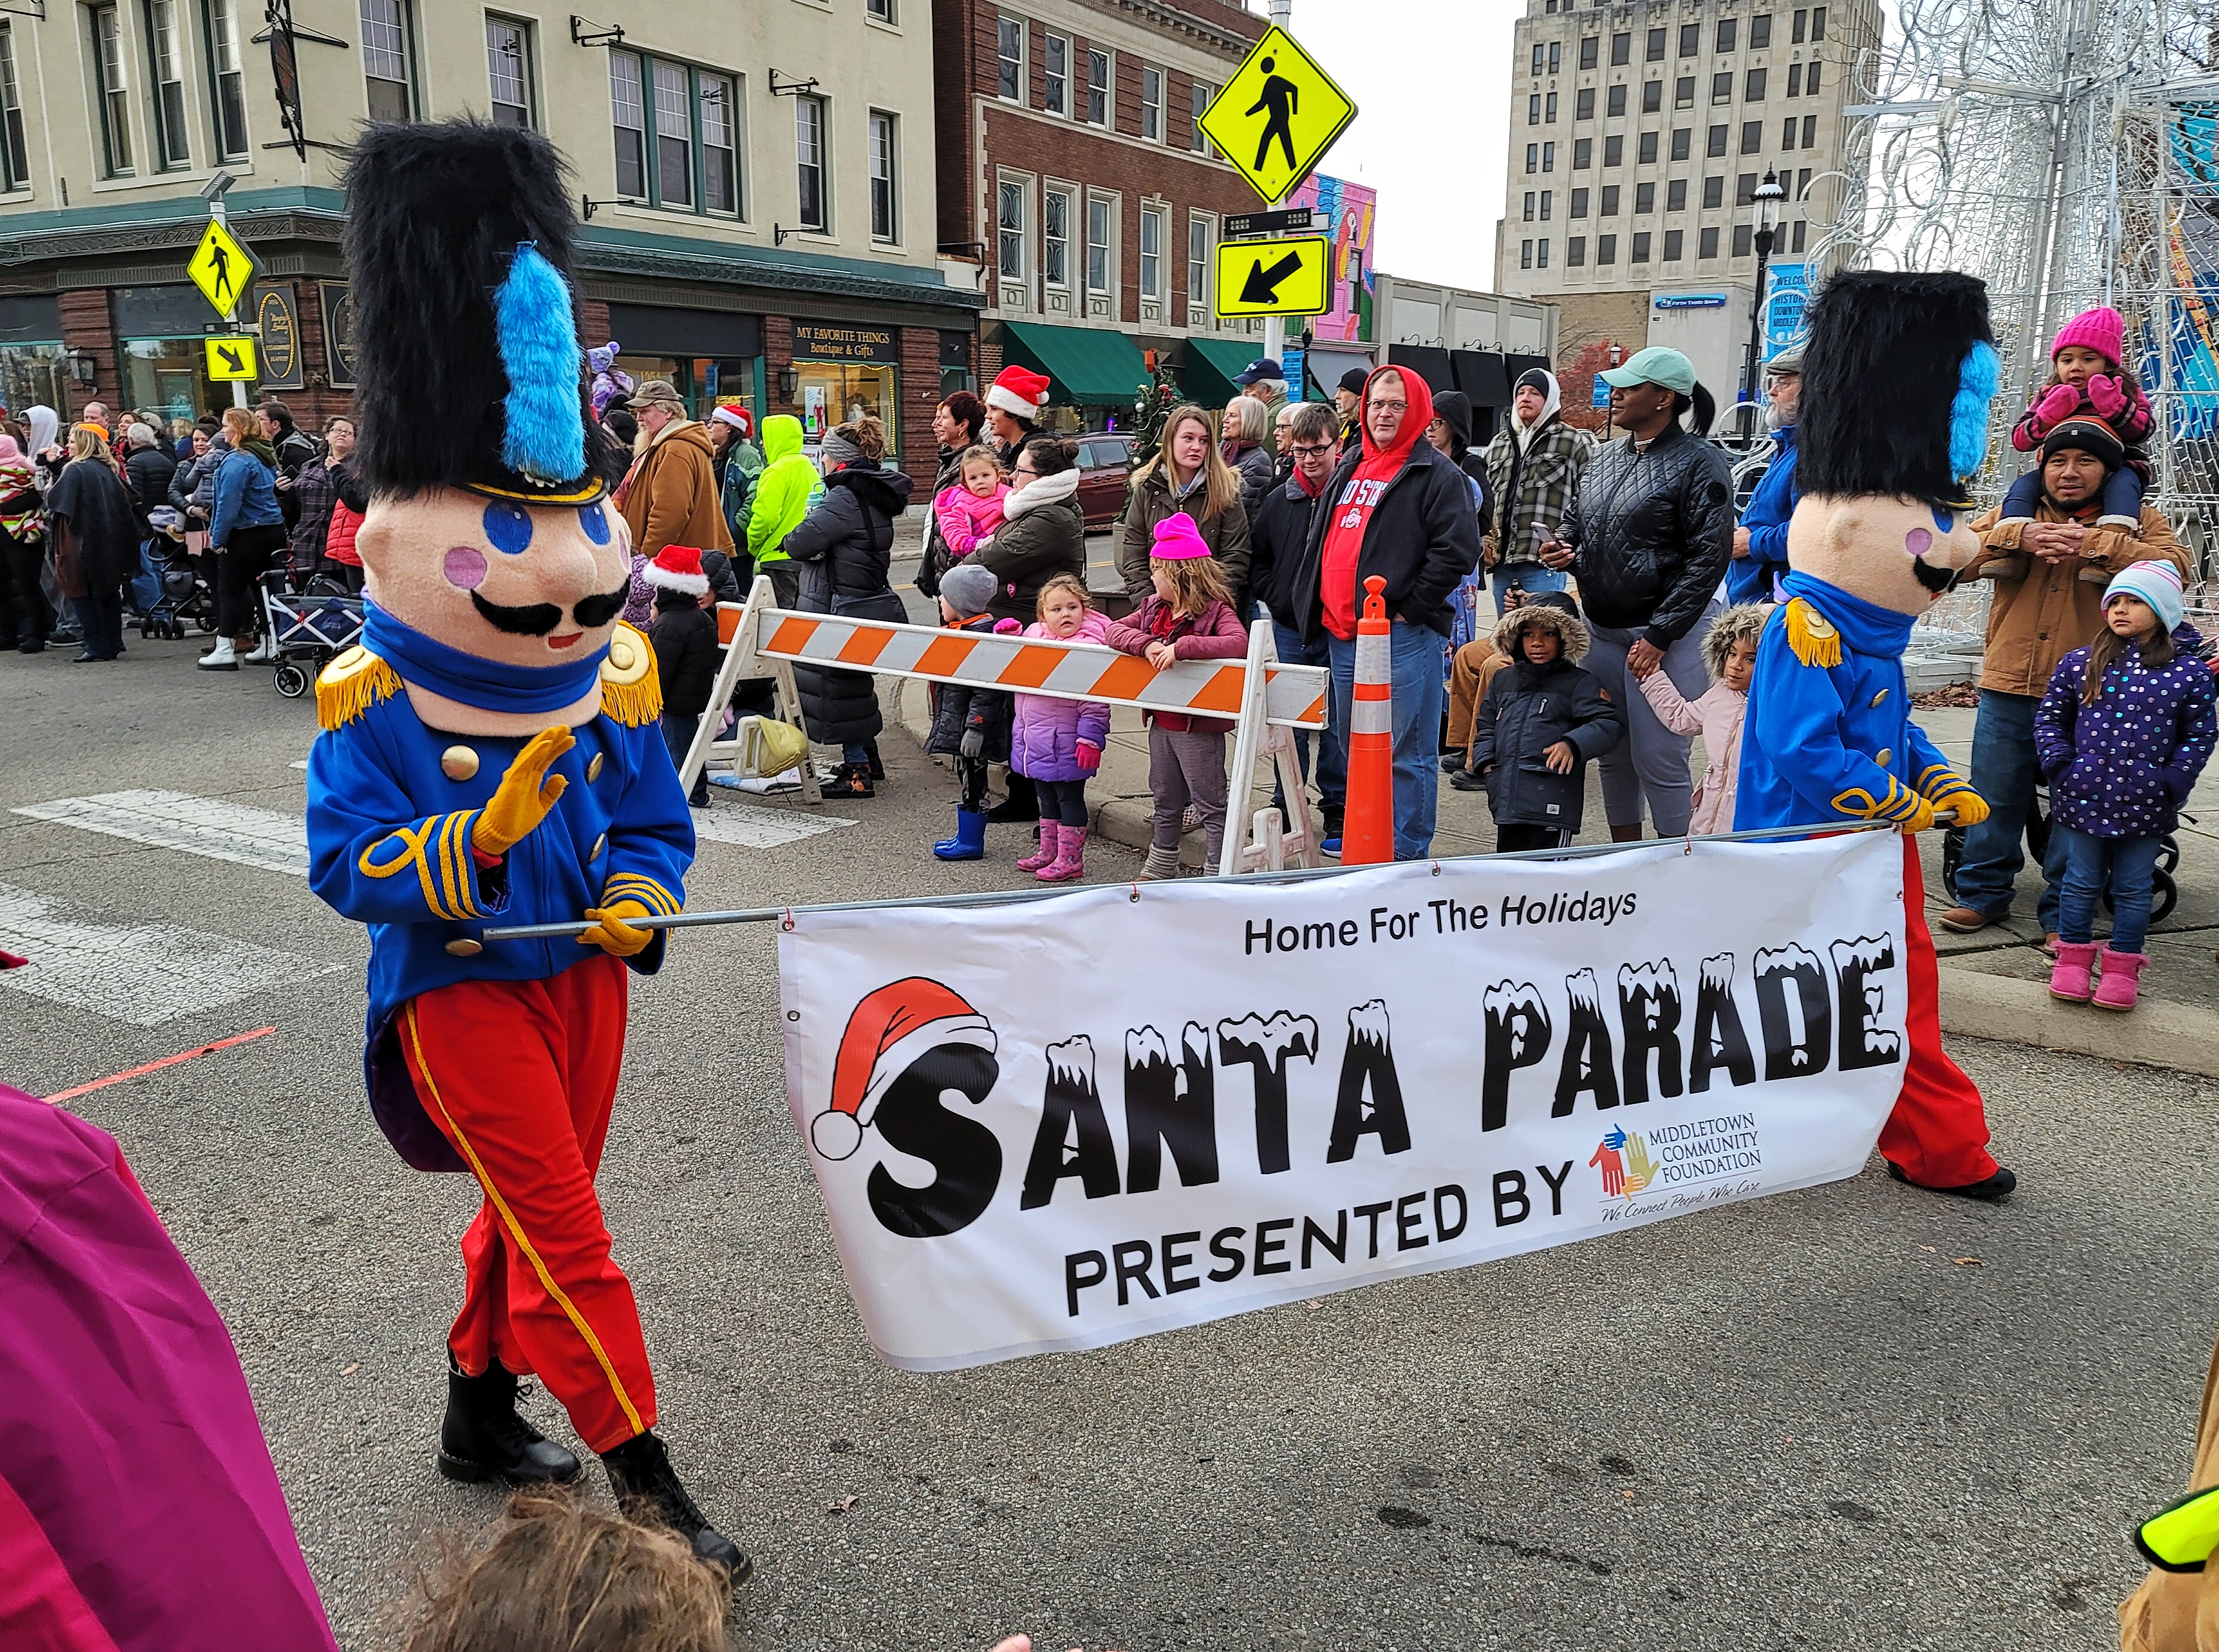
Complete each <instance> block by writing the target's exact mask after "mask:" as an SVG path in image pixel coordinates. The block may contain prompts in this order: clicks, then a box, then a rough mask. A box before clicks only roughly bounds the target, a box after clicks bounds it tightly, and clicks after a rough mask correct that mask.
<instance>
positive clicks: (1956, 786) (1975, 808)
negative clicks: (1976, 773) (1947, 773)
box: [1934, 780, 1988, 826]
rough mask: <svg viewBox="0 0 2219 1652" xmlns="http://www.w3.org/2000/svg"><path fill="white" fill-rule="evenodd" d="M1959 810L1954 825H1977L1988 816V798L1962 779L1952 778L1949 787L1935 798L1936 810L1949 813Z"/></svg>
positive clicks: (1938, 812) (1940, 812) (1939, 812)
mask: <svg viewBox="0 0 2219 1652" xmlns="http://www.w3.org/2000/svg"><path fill="white" fill-rule="evenodd" d="M1952 809H1954V810H1956V811H1957V818H1956V819H1955V820H1954V821H1952V822H1951V823H1950V824H1951V825H1953V826H1977V825H1979V824H1980V823H1981V822H1982V821H1984V820H1986V818H1987V817H1988V800H1987V799H1986V798H1984V797H1982V796H1981V795H1980V793H1979V792H1975V791H1973V788H1972V787H1971V786H1967V785H1966V784H1965V783H1964V782H1963V781H1962V780H1952V781H1951V782H1950V784H1949V788H1948V789H1947V790H1945V791H1944V792H1942V794H1941V795H1940V796H1939V797H1937V798H1935V799H1934V812H1935V813H1936V814H1937V815H1940V814H1947V813H1948V812H1949V810H1952Z"/></svg>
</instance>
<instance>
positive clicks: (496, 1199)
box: [401, 1000, 647, 1434]
mask: <svg viewBox="0 0 2219 1652" xmlns="http://www.w3.org/2000/svg"><path fill="white" fill-rule="evenodd" d="M401 1013H402V1014H403V1015H406V1016H407V1019H408V1043H409V1046H410V1047H411V1048H412V1049H413V1050H414V1051H415V1053H416V1071H419V1072H420V1073H422V1074H423V1075H424V1087H425V1088H426V1090H430V1091H431V1092H432V1106H434V1107H436V1108H438V1109H439V1116H440V1117H441V1118H443V1119H444V1120H445V1121H447V1130H448V1133H450V1134H451V1135H452V1136H453V1137H454V1139H455V1146H457V1147H459V1148H461V1149H462V1150H463V1158H467V1159H469V1161H470V1173H471V1174H472V1175H474V1176H475V1177H477V1178H478V1185H479V1186H480V1187H482V1188H483V1189H485V1195H486V1197H487V1198H488V1199H490V1200H492V1201H493V1208H494V1209H495V1210H497V1211H499V1212H500V1220H501V1224H502V1226H504V1227H507V1229H508V1233H509V1237H510V1238H511V1239H514V1240H515V1241H516V1243H517V1248H518V1249H519V1250H521V1251H523V1252H524V1254H525V1256H526V1257H528V1258H531V1267H532V1270H533V1271H534V1272H535V1273H537V1274H538V1276H539V1282H540V1283H541V1284H542V1285H544V1286H545V1287H546V1289H547V1294H548V1295H550V1296H551V1297H553V1298H554V1299H555V1300H556V1302H558V1303H560V1304H561V1305H562V1308H563V1313H565V1314H569V1317H570V1323H571V1324H572V1325H574V1326H577V1328H578V1334H579V1335H580V1336H581V1337H582V1338H585V1343H586V1346H587V1347H588V1348H590V1349H592V1350H593V1351H594V1358H595V1359H597V1360H599V1361H600V1364H601V1374H602V1375H603V1376H606V1377H607V1378H608V1379H609V1387H610V1388H612V1389H613V1390H614V1391H615V1393H616V1396H617V1403H618V1405H620V1406H622V1407H624V1414H625V1420H626V1421H628V1422H630V1423H631V1425H632V1432H634V1433H637V1434H644V1433H645V1432H647V1425H646V1424H645V1423H643V1422H642V1421H641V1420H640V1416H639V1412H638V1410H637V1407H634V1406H633V1404H632V1402H631V1395H630V1394H626V1393H625V1385H624V1380H623V1379H622V1378H621V1377H619V1376H618V1375H617V1368H616V1367H615V1365H613V1364H612V1363H610V1360H609V1356H608V1351H607V1350H606V1349H605V1348H603V1347H602V1346H601V1339H600V1338H599V1337H597V1336H595V1335H594V1328H593V1326H589V1325H587V1323H586V1316H585V1315H584V1314H581V1313H579V1312H578V1307H577V1304H576V1303H575V1302H573V1301H571V1300H570V1299H569V1297H568V1296H567V1295H564V1294H563V1288H562V1287H561V1286H560V1285H558V1284H556V1282H555V1276H554V1275H553V1274H551V1273H550V1272H548V1271H547V1264H545V1263H544V1262H542V1261H541V1260H540V1259H539V1252H538V1251H535V1250H534V1249H532V1248H531V1240H530V1239H526V1238H525V1237H524V1224H523V1223H521V1222H519V1221H518V1220H517V1219H516V1213H515V1212H514V1211H513V1210H511V1209H510V1208H508V1201H507V1200H506V1199H504V1198H502V1197H501V1196H500V1189H497V1188H495V1187H494V1184H493V1177H491V1176H489V1175H488V1174H487V1173H486V1167H485V1162H484V1161H483V1160H482V1159H481V1158H479V1157H478V1155H477V1150H476V1149H475V1148H474V1147H472V1146H470V1142H469V1137H468V1136H465V1135H464V1134H463V1127H462V1126H460V1125H459V1124H457V1123H456V1122H455V1116H454V1115H453V1114H451V1113H450V1112H448V1111H447V1103H446V1100H445V1098H444V1097H443V1096H441V1095H440V1094H439V1084H438V1080H437V1079H435V1078H432V1064H431V1063H430V1062H428V1061H426V1059H424V1040H422V1038H420V1036H419V1035H418V1034H417V1031H416V1005H415V1003H414V1002H413V1000H412V1001H411V1002H410V1003H409V1004H408V1006H407V1009H404V1010H403V1011H402V1012H401Z"/></svg>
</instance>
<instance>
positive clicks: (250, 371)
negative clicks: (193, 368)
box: [202, 333, 258, 381]
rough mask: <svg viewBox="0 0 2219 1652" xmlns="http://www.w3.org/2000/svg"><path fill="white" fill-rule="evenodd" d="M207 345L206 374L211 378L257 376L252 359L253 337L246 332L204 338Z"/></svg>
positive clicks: (247, 377)
mask: <svg viewBox="0 0 2219 1652" xmlns="http://www.w3.org/2000/svg"><path fill="white" fill-rule="evenodd" d="M202 343H203V344H204V345H206V346H207V347H208V377H210V378H211V379H214V380H217V381H221V380H224V379H252V378H254V377H256V376H257V373H256V367H257V365H258V364H257V363H256V362H255V359H254V339H253V338H252V336H251V335H249V334H246V333H241V334H239V336H238V337H236V338H206V339H203V340H202Z"/></svg>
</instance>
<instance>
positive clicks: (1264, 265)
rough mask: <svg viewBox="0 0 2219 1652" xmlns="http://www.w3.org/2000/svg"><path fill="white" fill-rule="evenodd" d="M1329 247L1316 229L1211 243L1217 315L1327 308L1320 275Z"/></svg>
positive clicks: (1293, 312)
mask: <svg viewBox="0 0 2219 1652" xmlns="http://www.w3.org/2000/svg"><path fill="white" fill-rule="evenodd" d="M1331 251H1332V250H1331V248H1330V247H1329V246H1328V245H1327V241H1326V239H1325V237H1324V236H1322V235H1296V236H1290V237H1287V238H1285V239H1280V240H1276V241H1221V242H1219V243H1218V245H1217V313H1218V314H1220V315H1322V314H1325V312H1326V311H1327V310H1329V309H1331V308H1332V307H1333V305H1332V304H1331V302H1330V301H1329V300H1330V295H1331V293H1332V289H1333V283H1331V282H1329V281H1327V279H1326V270H1327V265H1328V263H1329V260H1330V258H1331Z"/></svg>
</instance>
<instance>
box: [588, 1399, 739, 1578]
mask: <svg viewBox="0 0 2219 1652" xmlns="http://www.w3.org/2000/svg"><path fill="white" fill-rule="evenodd" d="M601 1466H602V1467H604V1468H606V1469H607V1470H608V1471H609V1489H610V1490H611V1491H612V1492H613V1493H614V1494H616V1500H617V1506H618V1508H620V1509H622V1510H623V1511H624V1512H625V1516H626V1518H631V1519H637V1520H647V1521H655V1520H659V1521H661V1522H662V1524H663V1525H668V1527H669V1528H670V1529H671V1530H672V1531H675V1532H676V1533H677V1534H678V1535H679V1536H680V1537H683V1538H685V1539H686V1541H687V1543H691V1544H693V1557H694V1558H695V1559H696V1560H700V1561H705V1562H708V1563H709V1564H710V1565H712V1566H721V1567H723V1568H724V1570H725V1571H726V1572H728V1573H729V1574H730V1575H731V1580H732V1581H733V1582H734V1583H737V1582H739V1581H740V1580H741V1579H743V1578H744V1577H745V1576H747V1574H749V1572H751V1571H753V1570H754V1569H755V1562H753V1561H751V1560H749V1558H748V1557H747V1556H745V1555H743V1554H742V1553H741V1552H740V1549H739V1545H738V1544H737V1543H734V1542H733V1541H732V1540H731V1539H730V1537H726V1536H725V1535H724V1533H723V1532H721V1531H718V1530H717V1528H716V1527H714V1526H712V1525H710V1524H709V1517H708V1516H707V1515H705V1514H704V1513H702V1512H701V1506H700V1505H699V1504H698V1503H696V1502H695V1501H694V1500H693V1494H691V1493H689V1492H688V1491H687V1489H686V1487H685V1483H684V1482H683V1481H681V1480H680V1479H679V1478H678V1471H677V1470H676V1469H673V1468H672V1467H671V1466H670V1454H669V1453H668V1452H667V1451H665V1450H663V1449H662V1441H661V1440H659V1439H657V1438H656V1437H655V1431H654V1430H653V1429H650V1430H648V1431H647V1432H645V1433H643V1434H637V1435H635V1436H633V1437H632V1438H631V1439H628V1440H626V1441H625V1443H624V1444H622V1445H619V1446H618V1447H617V1448H616V1449H615V1450H612V1451H604V1452H602V1453H601Z"/></svg>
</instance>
